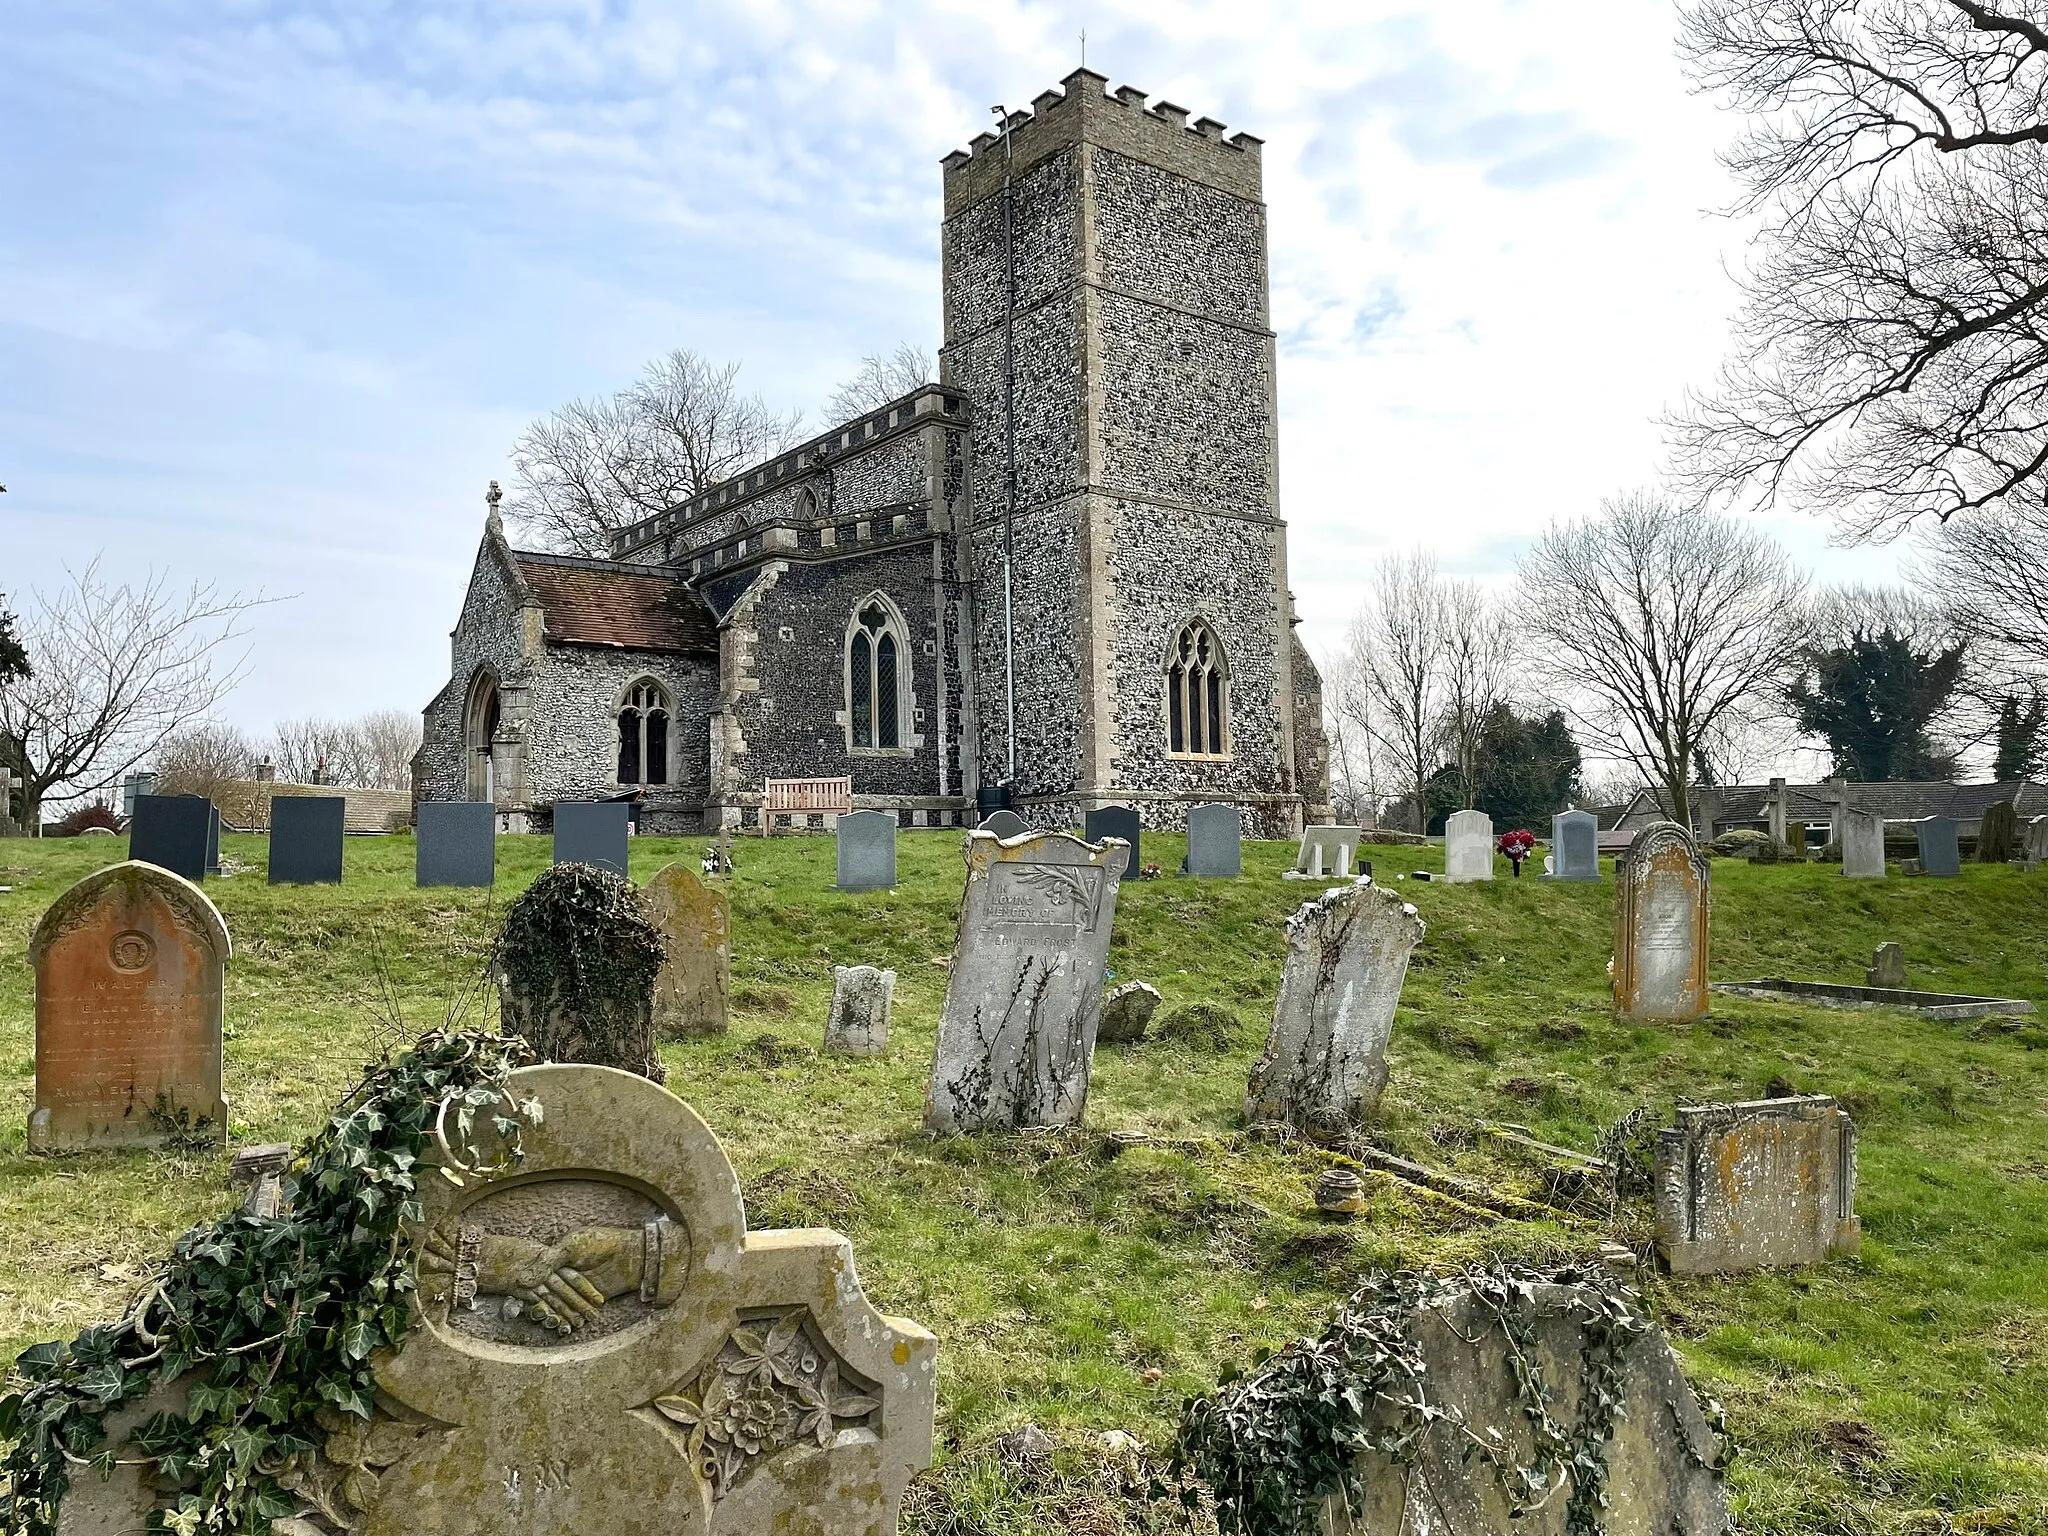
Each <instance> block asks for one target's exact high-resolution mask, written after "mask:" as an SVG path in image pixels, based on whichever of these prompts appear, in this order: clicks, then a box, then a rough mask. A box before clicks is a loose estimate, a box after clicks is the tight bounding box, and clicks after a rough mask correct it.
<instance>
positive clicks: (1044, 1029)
mask: <svg viewBox="0 0 2048 1536" xmlns="http://www.w3.org/2000/svg"><path fill="white" fill-rule="evenodd" d="M964 851H965V854H966V858H967V890H966V894H965V895H964V896H962V898H961V902H960V927H959V935H958V937H957V938H956V939H955V941H954V947H953V964H952V969H951V972H950V974H949V975H948V977H947V980H946V1004H945V1009H944V1011H943V1012H942V1013H941V1015H940V1017H939V1042H938V1049H937V1051H936V1053H935V1054H934V1056H933V1060H932V1076H931V1084H930V1087H929V1088H928V1090H927V1092H926V1094H925V1113H924V1123H925V1126H926V1128H927V1129H930V1130H934V1131H946V1132H956V1131H982V1130H1019V1129H1023V1128H1025V1127H1027V1126H1046V1125H1072V1124H1074V1123H1075V1122H1077V1121H1078V1120H1079V1119H1080V1118H1081V1111H1082V1109H1083V1108H1084V1107H1085V1106H1086V1104H1087V1102H1088V1072H1089V1068H1090V1067H1091V1065H1092V1064H1093V1063H1094V1060H1095V1031H1096V1027H1097V1025H1098V1024H1099V1023H1100V1021H1101V1017H1102V975H1103V970H1104V968H1105V966H1106V965H1107V964H1108V960H1109V933H1110V926H1111V924H1112V923H1113V922H1114V920H1115V918H1116V893H1117V886H1118V884H1119V883H1120V882H1121V880H1122V878H1123V870H1124V865H1125V862H1126V860H1127V858H1128V850H1127V849H1126V847H1125V845H1124V844H1123V843H1122V842H1121V841H1119V840H1117V839H1114V838H1112V839H1111V840H1109V841H1108V842H1105V843H1100V844H1091V843H1085V842H1083V841H1081V839H1079V838H1077V837H1072V836H1070V835H1068V834H1067V833H1064V832H1041V833H1038V834H1036V835H1033V836H1029V837H1018V838H1009V839H999V838H997V837H995V836H994V835H993V834H992V833H988V832H980V831H976V832H970V833H968V835H967V846H966V849H965V850H964Z"/></svg>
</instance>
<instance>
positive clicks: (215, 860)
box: [206, 803, 220, 875]
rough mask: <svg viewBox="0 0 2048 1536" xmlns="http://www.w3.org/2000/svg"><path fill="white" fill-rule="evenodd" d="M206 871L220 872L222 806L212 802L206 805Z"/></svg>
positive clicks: (209, 872)
mask: <svg viewBox="0 0 2048 1536" xmlns="http://www.w3.org/2000/svg"><path fill="white" fill-rule="evenodd" d="M206 872H207V873H208V874H209V875H217V874H219V873H220V807H219V806H217V805H213V804H211V803H209V804H208V805H207V807H206Z"/></svg>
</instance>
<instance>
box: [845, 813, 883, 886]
mask: <svg viewBox="0 0 2048 1536" xmlns="http://www.w3.org/2000/svg"><path fill="white" fill-rule="evenodd" d="M838 822H839V824H838V826H837V828H836V829H835V848H836V862H837V874H838V878H837V882H836V883H837V886H838V889H840V890H842V891H887V890H893V889H894V888H895V885H896V813H895V812H894V811H850V812H848V813H847V814H846V815H844V816H841V817H839V818H838Z"/></svg>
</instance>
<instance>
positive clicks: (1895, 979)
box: [1863, 943, 1906, 992]
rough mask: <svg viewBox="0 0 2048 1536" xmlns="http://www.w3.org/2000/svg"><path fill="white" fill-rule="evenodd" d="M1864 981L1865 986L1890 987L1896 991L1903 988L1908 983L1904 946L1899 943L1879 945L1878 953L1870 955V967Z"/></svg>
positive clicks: (1865, 973)
mask: <svg viewBox="0 0 2048 1536" xmlns="http://www.w3.org/2000/svg"><path fill="white" fill-rule="evenodd" d="M1863 982H1864V985H1865V986H1871V987H1889V988H1890V989H1891V990H1893V991H1895V992H1896V991H1899V990H1901V989H1902V988H1903V987H1904V986H1905V985H1906V951H1905V948H1904V946H1902V945H1900V944H1897V943H1886V944H1880V945H1878V946H1877V951H1876V953H1874V954H1873V955H1872V956H1871V957H1870V965H1869V968H1868V969H1866V970H1865V971H1864V973H1863Z"/></svg>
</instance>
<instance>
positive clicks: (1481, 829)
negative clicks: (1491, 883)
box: [1444, 811, 1493, 885]
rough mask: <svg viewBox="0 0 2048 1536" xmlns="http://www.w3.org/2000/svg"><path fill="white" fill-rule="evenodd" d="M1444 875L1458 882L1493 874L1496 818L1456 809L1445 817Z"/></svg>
mask: <svg viewBox="0 0 2048 1536" xmlns="http://www.w3.org/2000/svg"><path fill="white" fill-rule="evenodd" d="M1444 878H1445V879H1446V880H1448V881H1450V882H1451V883H1452V884H1454V885H1458V884H1463V883H1465V882H1467V881H1472V880H1491V879H1492V878H1493V818H1492V817H1491V816H1489V815H1487V814H1486V812H1484V811H1453V812H1452V813H1451V814H1450V816H1449V817H1447V818H1446V819H1445V821H1444Z"/></svg>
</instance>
